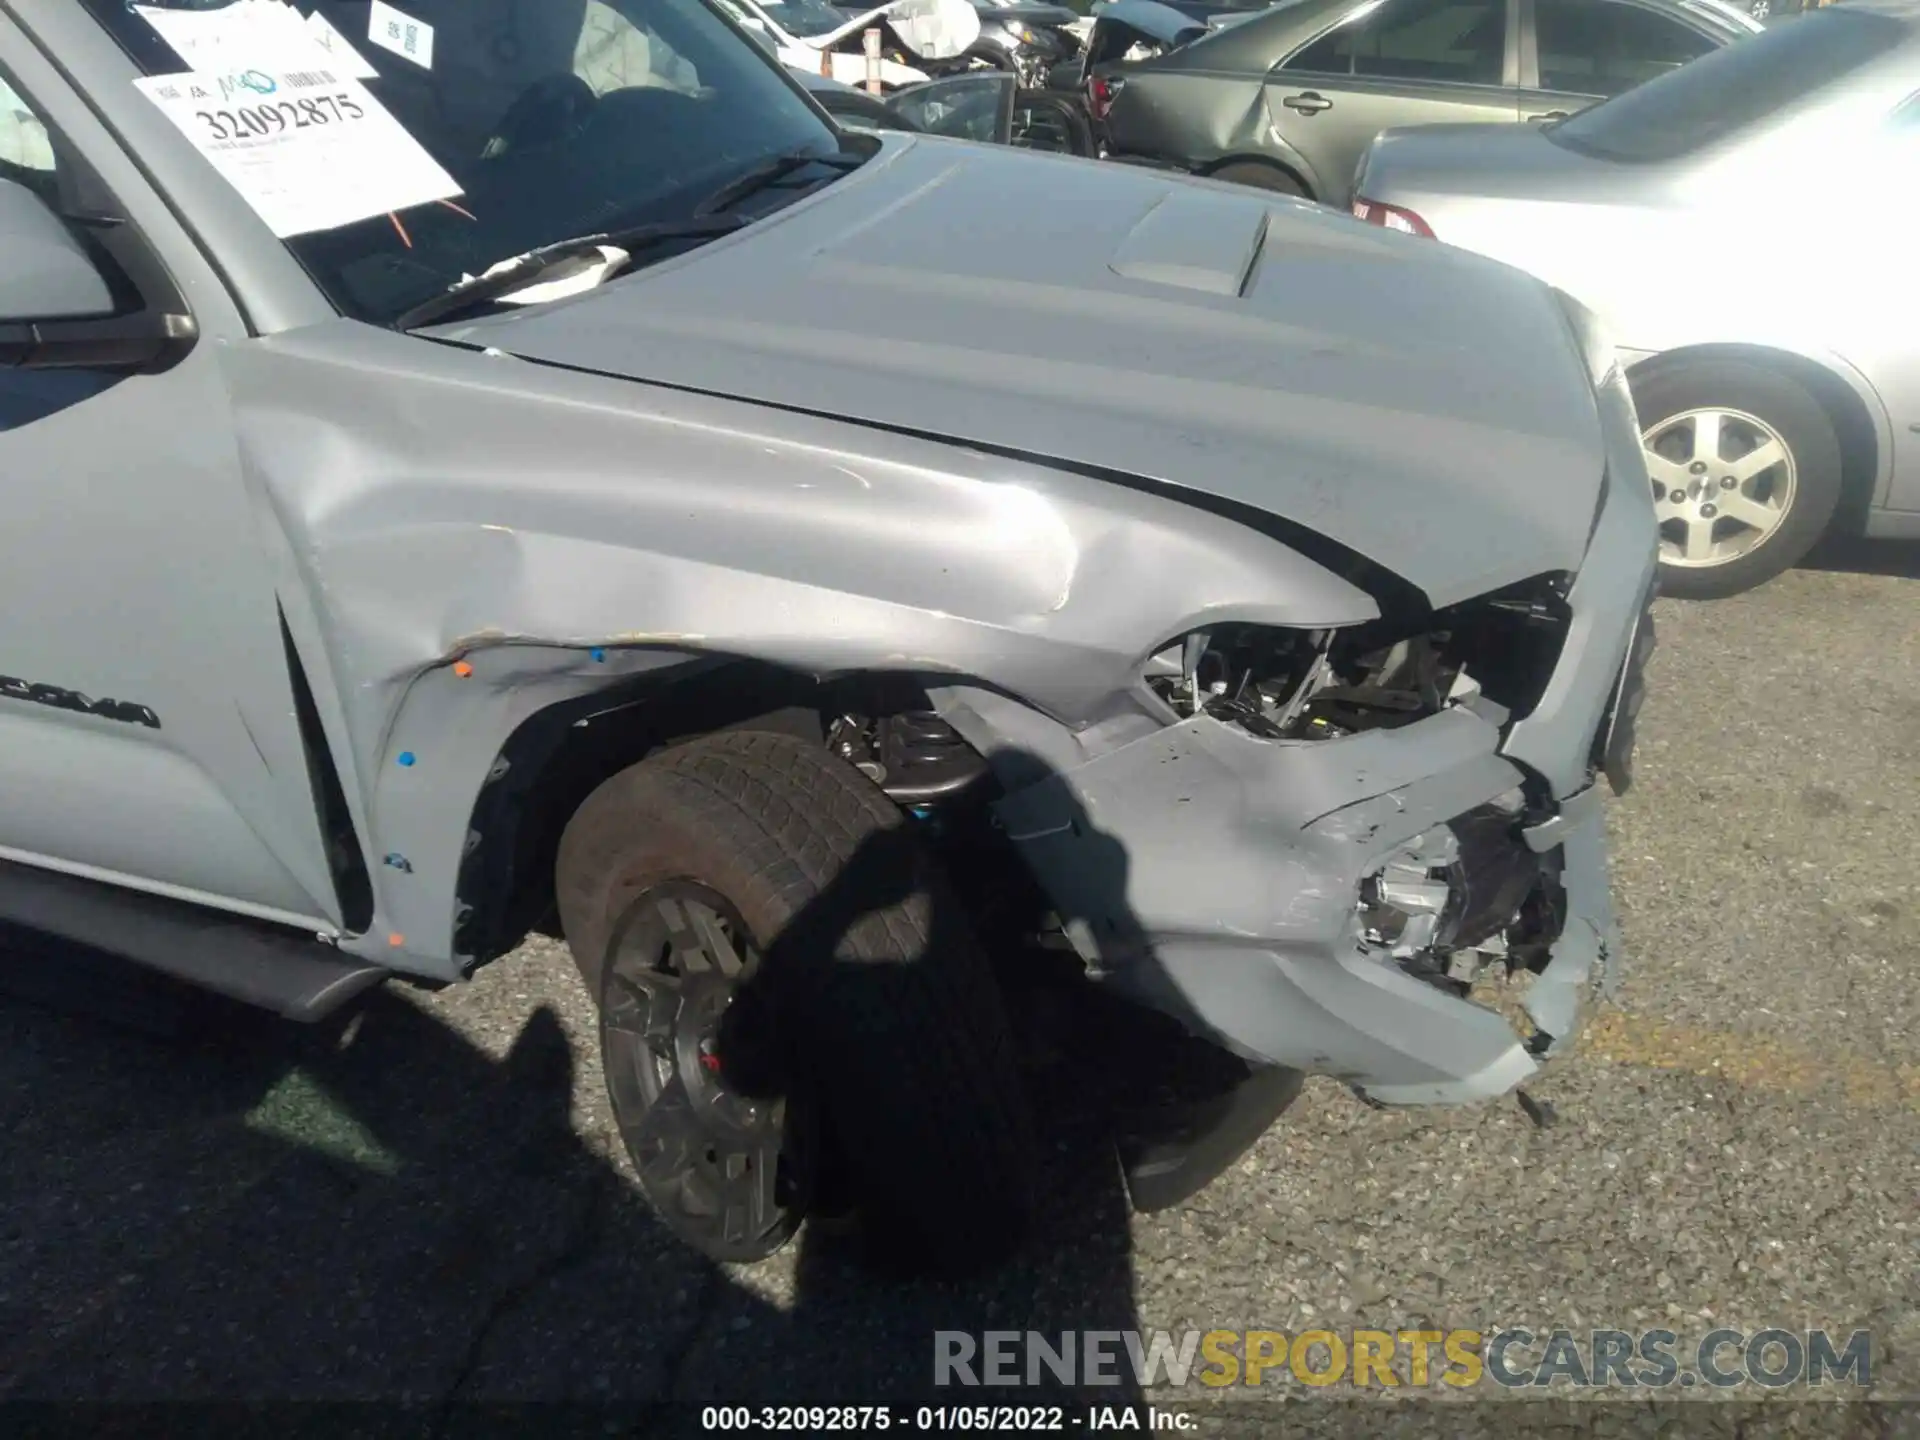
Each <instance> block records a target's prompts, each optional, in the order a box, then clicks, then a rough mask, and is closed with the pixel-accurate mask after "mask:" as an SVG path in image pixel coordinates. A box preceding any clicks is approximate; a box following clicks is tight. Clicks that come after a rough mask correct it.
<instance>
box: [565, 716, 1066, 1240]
mask: <svg viewBox="0 0 1920 1440" xmlns="http://www.w3.org/2000/svg"><path fill="white" fill-rule="evenodd" d="M669 879H683V880H692V881H695V882H697V883H699V884H702V885H706V886H708V887H711V888H712V889H713V890H716V891H718V892H719V893H720V894H722V895H724V896H725V897H726V898H727V899H728V900H729V901H731V902H732V904H733V905H734V906H735V907H736V908H737V909H738V911H739V914H740V915H741V917H742V918H743V919H744V920H745V922H746V925H747V927H748V929H749V930H750V931H751V932H752V936H753V942H754V944H755V945H756V947H757V948H758V949H759V951H760V954H761V956H762V957H763V960H762V966H763V969H764V971H765V972H766V982H767V983H768V984H769V985H770V986H771V987H772V989H771V992H770V993H771V995H772V997H773V1002H774V1004H775V1006H776V1007H777V1011H778V1023H779V1027H780V1031H781V1036H782V1041H783V1044H784V1045H785V1047H786V1050H787V1054H788V1056H789V1057H790V1058H789V1061H788V1064H789V1065H790V1067H791V1073H792V1074H793V1075H794V1077H795V1084H796V1085H799V1086H805V1087H806V1089H807V1092H808V1099H809V1100H810V1102H811V1104H812V1105H813V1107H814V1108H815V1109H816V1110H817V1112H818V1113H819V1114H820V1116H821V1118H822V1121H823V1123H824V1126H825V1128H826V1129H827V1131H828V1132H829V1134H830V1137H831V1140H832V1145H831V1153H835V1154H837V1155H839V1156H840V1157H841V1158H842V1159H843V1161H844V1163H845V1165H846V1167H847V1174H846V1175H845V1177H844V1183H845V1186H846V1188H847V1190H848V1192H849V1193H850V1194H851V1196H852V1197H853V1199H854V1203H855V1204H856V1206H857V1209H858V1224H857V1230H858V1233H859V1235H860V1238H861V1240H862V1241H863V1243H864V1245H865V1248H866V1249H867V1251H868V1255H869V1258H870V1259H872V1260H874V1261H875V1262H878V1263H879V1264H881V1265H883V1266H884V1267H886V1268H888V1269H893V1270H908V1271H913V1272H919V1273H934V1274H942V1275H959V1274H966V1273H970V1272H973V1271H977V1270H979V1269H983V1268H986V1267H989V1266H992V1265H994V1264H997V1263H999V1262H1000V1261H1002V1260H1004V1259H1006V1258H1007V1257H1008V1256H1010V1255H1011V1253H1012V1252H1013V1251H1014V1250H1015V1249H1016V1248H1017V1247H1018V1245H1019V1243H1020V1241H1021V1240H1022V1239H1023V1238H1024V1235H1025V1232H1026V1230H1027V1228H1028V1225H1029V1223H1030V1220H1031V1215H1032V1211H1033V1191H1032V1185H1033V1174H1034V1141H1033V1131H1032V1122H1031V1117H1030V1115H1029V1112H1028V1108H1027V1101H1026V1097H1025V1094H1024V1092H1023V1090H1022V1087H1021V1082H1020V1077H1019V1074H1018V1071H1017V1069H1016V1065H1015V1057H1014V1052H1013V1045H1012V1041H1011V1037H1010V1030H1009V1026H1008V1023H1007V1018H1006V1014H1005V1010H1004V1008H1003V1003H1002V999H1001V996H1000V994H999V991H998V988H997V986H996V984H995V981H994V978H993V975H992V972H991V970H990V968H989V966H988V963H987V960H986V957H985V956H984V954H983V953H982V952H981V949H980V947H979V945H978V943H977V941H976V940H975V939H974V936H973V934H972V933H971V931H970V929H969V928H968V927H967V926H966V923H965V920H964V917H963V916H962V915H961V914H960V912H959V909H958V904H957V902H956V901H955V899H954V898H953V894H952V891H951V890H950V888H949V887H948V884H947V882H946V880H945V877H944V876H943V875H942V874H941V873H940V871H939V870H938V867H937V866H936V864H935V863H934V861H933V859H932V857H931V856H930V855H928V854H927V852H926V851H925V849H924V847H923V846H922V845H921V843H920V841H919V839H918V837H917V836H915V835H913V834H912V832H911V831H910V829H909V828H908V822H907V821H906V820H905V818H904V817H903V816H902V815H901V813H900V811H899V809H898V808H897V807H896V806H895V805H894V804H893V803H892V802H891V801H889V800H888V799H887V798H886V796H885V795H884V794H883V793H881V791H880V790H879V789H878V788H877V787H875V786H874V785H873V784H872V783H870V782H869V781H868V780H867V779H866V777H864V776H863V775H861V774H860V773H859V772H858V771H856V770H854V769H853V768H852V767H851V766H849V765H847V764H846V763H844V762H843V761H841V760H839V759H837V758H835V757H833V756H831V755H829V754H828V753H826V752H825V751H824V750H822V749H819V748H817V747H816V746H814V745H810V744H808V743H807V742H805V741H803V740H800V739H798V738H795V737H792V736H788V735H778V734H769V733H757V732H751V731H734V732H726V733H721V734H716V735H711V736H707V737H704V738H702V739H699V740H695V741H692V742H690V743H687V744H684V745H679V746H676V747H673V748H671V749H668V750H665V751H662V752H660V753H658V754H656V755H654V756H651V757H649V758H648V759H646V760H644V761H642V762H640V763H639V764H637V765H634V766H631V767H629V768H628V769H626V770H623V771H621V772H620V773H619V774H617V775H615V776H613V777H612V778H611V779H609V780H607V781H605V782H604V783H603V784H601V785H600V787H599V788H598V789H596V790H595V791H594V792H593V793H592V794H591V795H590V796H589V797H588V798H587V800H586V801H585V802H584V803H583V804H582V805H581V806H580V808H579V810H578V811H577V812H576V813H575V814H574V816H573V818H572V820H571V821H570V822H569V824H568V826H567V828H566V831H565V833H564V834H563V836H562V838H561V842H560V849H559V856H558V862H557V866H556V873H555V889H556V896H557V900H558V905H559V911H560V918H561V922H562V925H563V926H564V930H565V934H566V937H567V943H568V945H569V947H570V948H571V950H572V951H573V954H574V957H575V960H576V962H577V963H578V964H579V967H580V970H581V973H582V975H583V977H584V978H585V979H586V981H587V984H588V986H589V988H590V989H591V990H592V992H593V993H594V995H595V996H596V998H597V997H598V995H599V989H600V973H601V969H602V966H603V963H604V961H605V959H606V957H607V955H608V947H609V944H610V941H611V939H612V936H613V927H614V925H615V923H616V921H617V920H618V918H619V916H620V915H621V914H622V913H624V911H625V910H626V909H627V907H628V906H629V905H631V904H632V902H633V900H634V899H635V898H636V897H638V896H639V895H641V894H642V893H644V892H645V891H646V890H647V889H648V888H649V886H651V885H654V884H657V883H659V882H661V881H664V880H669ZM796 919H797V920H798V922H799V925H798V928H796V929H794V930H793V931H792V933H791V934H789V933H788V932H789V927H790V926H792V925H794V922H795V921H796ZM823 923H824V924H825V925H827V927H828V928H827V929H826V930H824V931H817V930H816V927H819V926H821V925H822V924H823ZM783 937H784V939H783ZM826 1188H828V1189H829V1190H831V1189H833V1188H836V1187H835V1186H834V1185H833V1184H832V1183H831V1182H829V1183H828V1184H827V1185H826Z"/></svg>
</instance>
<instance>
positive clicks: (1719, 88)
mask: <svg viewBox="0 0 1920 1440" xmlns="http://www.w3.org/2000/svg"><path fill="white" fill-rule="evenodd" d="M1902 33H1903V31H1902V27H1901V25H1900V23H1899V22H1898V21H1896V20H1892V19H1889V18H1888V17H1886V16H1884V15H1875V14H1872V13H1870V12H1848V11H1835V10H1816V11H1814V12H1813V13H1812V14H1810V15H1805V16H1801V17H1799V18H1797V19H1793V20H1789V21H1785V22H1783V23H1781V24H1780V25H1779V26H1777V27H1776V28H1772V29H1768V30H1765V31H1762V32H1761V33H1760V34H1757V35H1752V36H1746V37H1742V38H1741V39H1738V40H1735V41H1734V42H1733V43H1732V44H1730V45H1726V46H1723V47H1722V48H1720V49H1718V50H1715V51H1713V52H1711V53H1710V54H1707V55H1703V56H1701V57H1700V58H1699V59H1698V60H1693V61H1690V62H1689V63H1687V64H1685V65H1682V66H1681V67H1680V68H1679V69H1678V70H1674V71H1670V72H1669V73H1667V74H1665V75H1661V76H1658V77H1657V78H1655V79H1653V80H1649V81H1647V82H1646V83H1645V84H1642V85H1638V86H1635V87H1634V88H1633V89H1631V90H1628V91H1626V92H1625V93H1624V94H1621V95H1618V96H1616V97H1615V98H1613V99H1611V100H1608V101H1605V102H1604V103H1602V104H1599V105H1595V106H1594V107H1592V108H1591V109H1588V110H1582V111H1580V112H1578V113H1577V114H1575V115H1573V116H1571V117H1570V118H1568V119H1566V120H1562V121H1561V122H1560V123H1559V124H1557V125H1553V126H1549V127H1548V129H1547V131H1546V134H1547V135H1548V136H1549V138H1551V139H1552V140H1553V141H1554V142H1555V143H1556V144H1559V145H1563V146H1565V147H1566V148H1567V149H1569V150H1575V151H1578V152H1579V153H1581V154H1583V155H1593V156H1597V157H1598V158H1600V159H1602V160H1621V161H1626V162H1629V163H1646V162H1654V161H1662V160H1677V159H1679V158H1680V157H1681V156H1683V155H1690V154H1693V153H1694V152H1695V151H1697V150H1701V149H1704V148H1705V147H1706V146H1708V145H1711V144H1714V143H1715V142H1717V141H1720V140H1724V139H1727V138H1729V137H1730V136H1733V135H1735V134H1738V133H1739V132H1740V131H1742V130H1745V129H1747V128H1748V127H1749V126H1752V125H1754V124H1756V123H1758V122H1760V121H1762V120H1769V119H1772V118H1774V117H1775V116H1777V115H1778V114H1779V113H1780V112H1781V111H1783V110H1785V109H1787V108H1788V107H1790V106H1792V105H1794V104H1795V103H1796V102H1799V101H1809V100H1814V99H1817V98H1818V97H1819V94H1820V92H1821V91H1822V90H1824V89H1825V88H1826V87H1827V86H1829V85H1832V84H1833V83H1834V82H1835V81H1837V80H1840V79H1842V78H1843V77H1845V76H1846V75H1848V74H1850V73H1852V72H1853V71H1855V70H1857V69H1859V68H1860V67H1861V66H1863V65H1865V64H1867V63H1868V62H1869V61H1872V60H1874V59H1876V58H1878V57H1879V56H1881V55H1883V54H1885V53H1886V51H1887V50H1888V49H1889V48H1890V47H1891V46H1892V45H1893V44H1895V43H1896V42H1897V41H1898V40H1899V39H1900V38H1901V35H1902Z"/></svg>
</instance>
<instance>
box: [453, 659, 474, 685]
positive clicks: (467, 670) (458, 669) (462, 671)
mask: <svg viewBox="0 0 1920 1440" xmlns="http://www.w3.org/2000/svg"><path fill="white" fill-rule="evenodd" d="M453 673H454V674H456V675H458V676H459V677H460V678H461V679H462V680H464V679H466V678H467V676H469V675H471V674H473V666H471V665H469V664H468V663H467V662H466V661H464V660H456V661H454V662H453Z"/></svg>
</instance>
